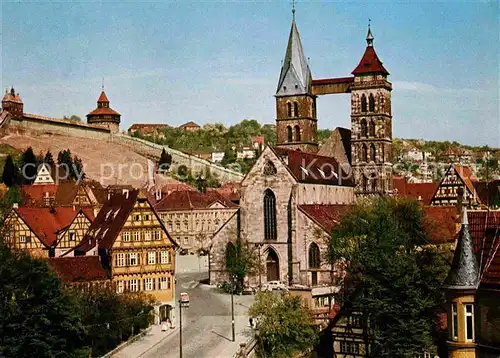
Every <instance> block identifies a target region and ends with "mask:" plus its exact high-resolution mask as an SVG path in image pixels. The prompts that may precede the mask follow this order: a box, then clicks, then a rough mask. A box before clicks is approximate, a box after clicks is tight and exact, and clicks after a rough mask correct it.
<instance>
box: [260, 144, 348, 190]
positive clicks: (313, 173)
mask: <svg viewBox="0 0 500 358" xmlns="http://www.w3.org/2000/svg"><path fill="white" fill-rule="evenodd" d="M270 148H271V150H272V151H273V152H274V153H275V154H276V156H277V157H278V158H280V159H281V161H282V162H283V164H284V165H285V167H286V168H287V169H288V171H289V172H290V173H291V174H292V176H293V177H294V178H295V180H297V181H298V182H300V183H310V184H325V185H342V186H354V182H353V178H352V175H349V174H348V173H347V171H346V170H345V169H344V168H343V167H342V165H341V164H339V163H338V162H337V161H336V160H335V158H332V157H323V156H320V155H316V154H311V153H305V152H302V151H299V150H292V149H285V148H278V147H270Z"/></svg>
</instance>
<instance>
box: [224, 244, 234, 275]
mask: <svg viewBox="0 0 500 358" xmlns="http://www.w3.org/2000/svg"><path fill="white" fill-rule="evenodd" d="M225 257H226V269H231V268H234V267H235V266H236V264H237V262H236V261H237V257H236V247H235V246H234V244H233V243H232V242H228V243H227V245H226V252H225Z"/></svg>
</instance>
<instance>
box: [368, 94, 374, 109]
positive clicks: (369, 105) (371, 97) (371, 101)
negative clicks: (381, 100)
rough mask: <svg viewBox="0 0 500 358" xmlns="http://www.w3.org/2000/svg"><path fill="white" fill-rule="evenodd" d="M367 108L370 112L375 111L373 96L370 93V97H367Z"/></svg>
mask: <svg viewBox="0 0 500 358" xmlns="http://www.w3.org/2000/svg"><path fill="white" fill-rule="evenodd" d="M368 110H369V111H370V112H375V97H373V94H371V93H370V97H368Z"/></svg>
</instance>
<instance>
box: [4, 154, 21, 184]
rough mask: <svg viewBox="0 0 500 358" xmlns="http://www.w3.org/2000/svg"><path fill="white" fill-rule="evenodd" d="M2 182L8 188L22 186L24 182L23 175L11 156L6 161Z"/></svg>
mask: <svg viewBox="0 0 500 358" xmlns="http://www.w3.org/2000/svg"><path fill="white" fill-rule="evenodd" d="M2 181H3V183H4V184H5V185H7V186H8V187H12V186H14V185H20V184H21V182H22V178H21V173H20V172H19V169H18V168H17V166H16V165H15V164H14V159H13V158H12V156H11V155H8V156H7V159H6V160H5V165H4V167H3V173H2Z"/></svg>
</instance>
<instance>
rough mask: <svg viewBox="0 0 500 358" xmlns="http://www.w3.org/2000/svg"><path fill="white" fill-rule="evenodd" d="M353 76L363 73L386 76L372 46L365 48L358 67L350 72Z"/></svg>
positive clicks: (385, 71)
mask: <svg viewBox="0 0 500 358" xmlns="http://www.w3.org/2000/svg"><path fill="white" fill-rule="evenodd" d="M351 73H352V74H353V75H361V74H365V73H383V74H385V75H388V74H389V72H387V70H386V69H385V68H384V66H383V65H382V61H380V59H379V58H378V56H377V53H376V52H375V49H374V48H373V46H367V47H366V50H365V53H364V54H363V57H362V58H361V61H359V64H358V66H357V67H356V68H355V69H354V71H352V72H351Z"/></svg>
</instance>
